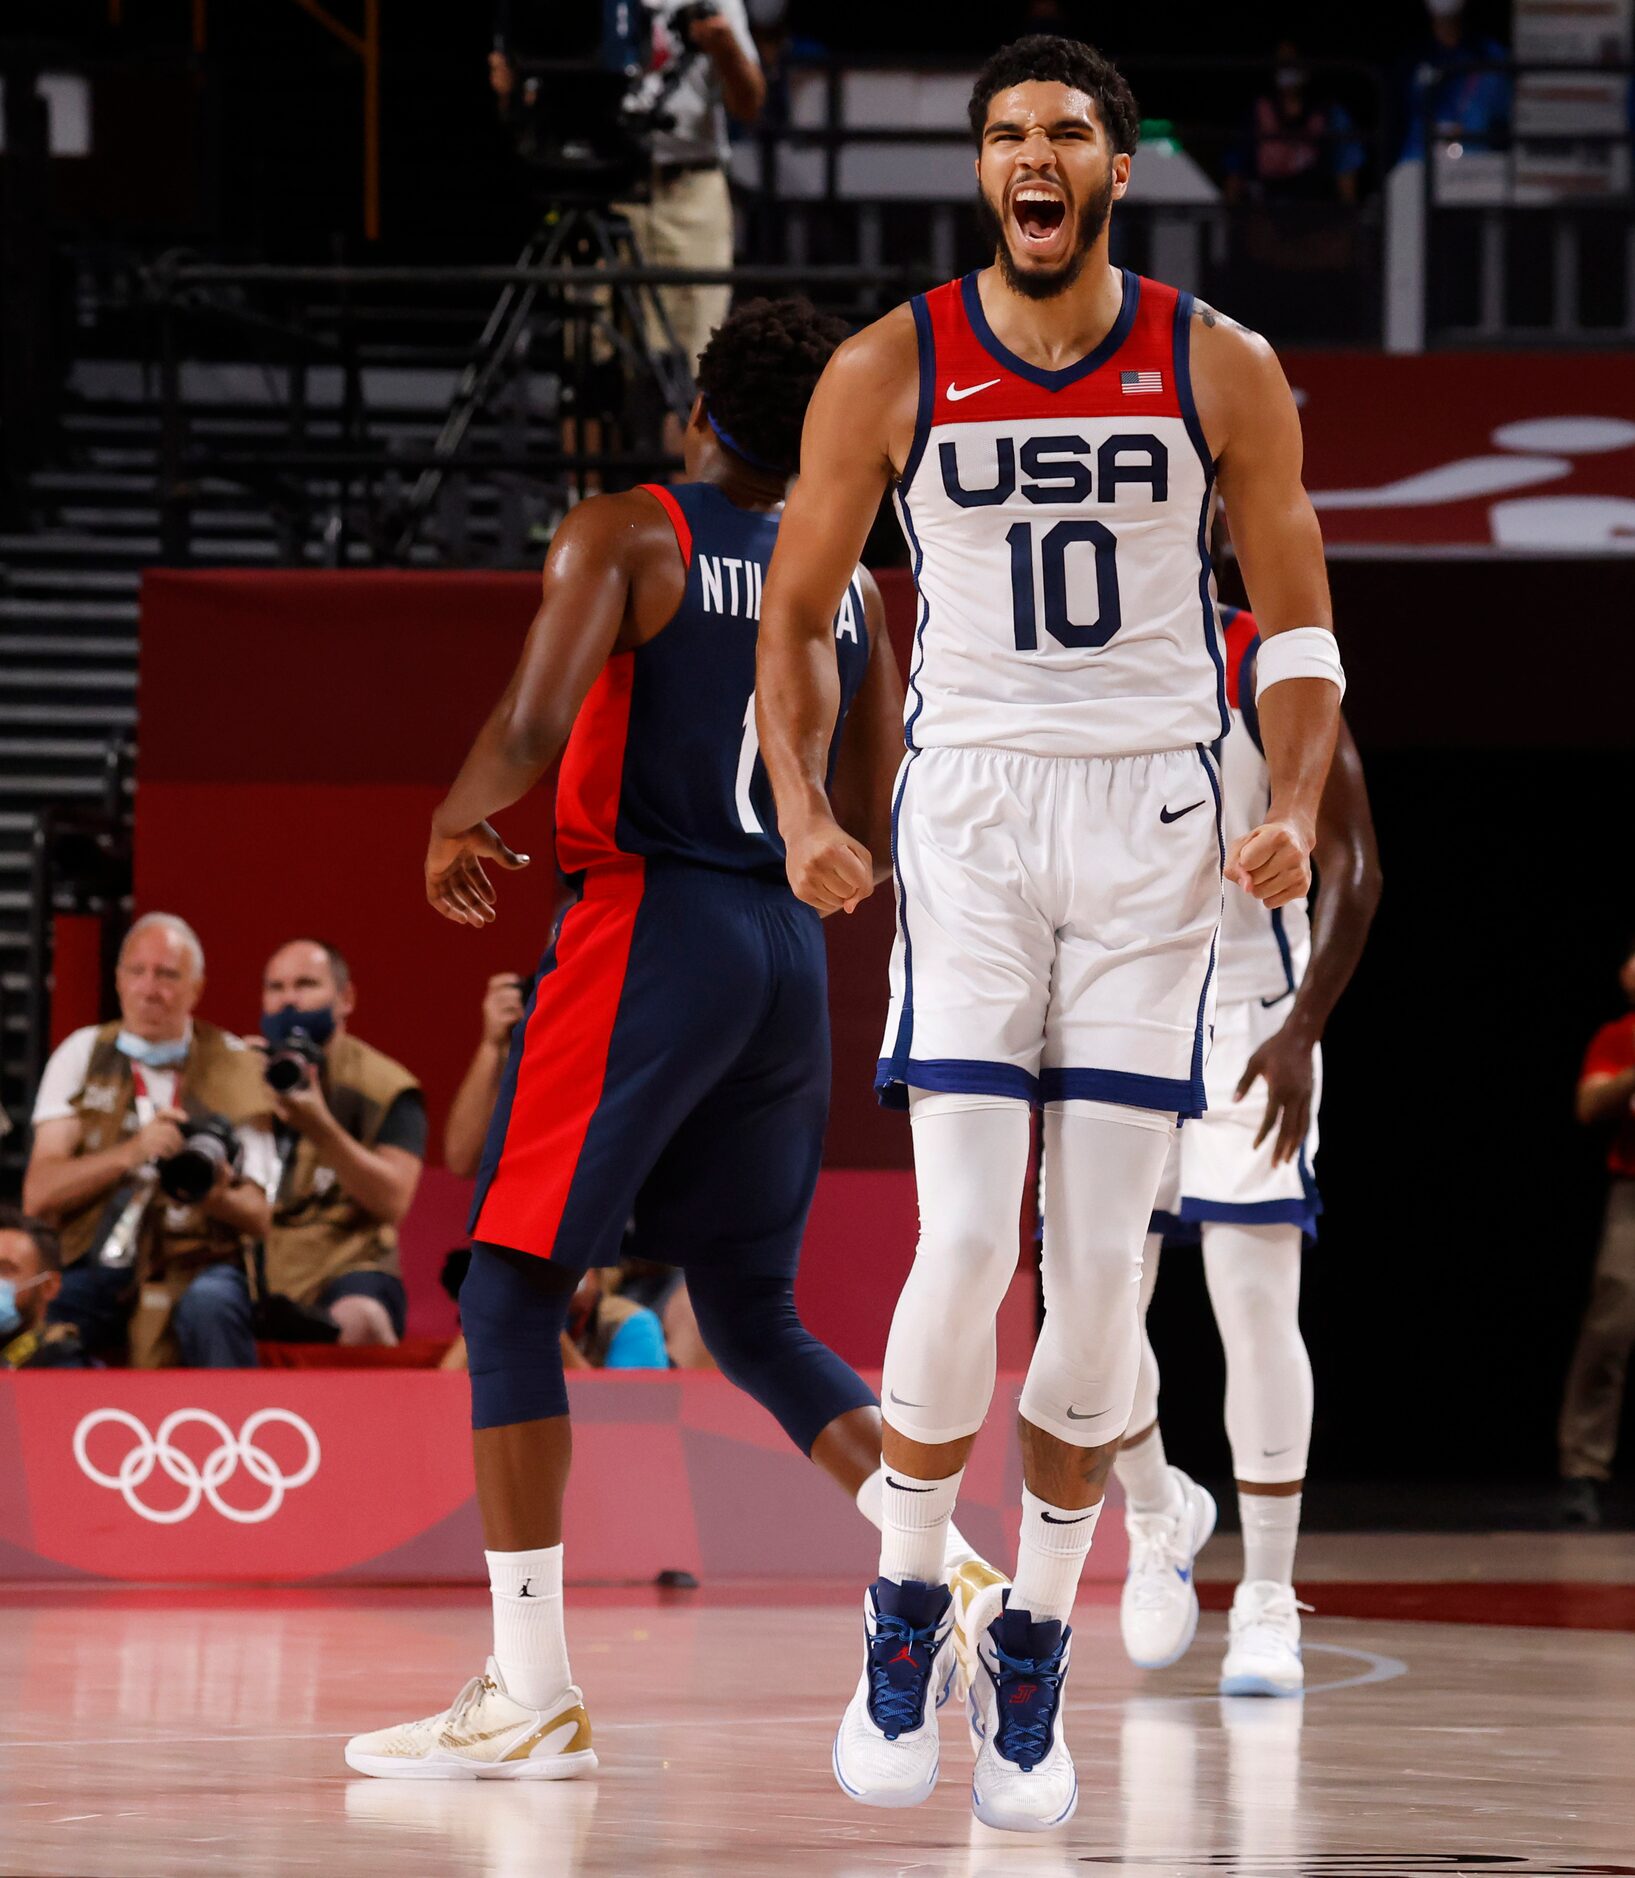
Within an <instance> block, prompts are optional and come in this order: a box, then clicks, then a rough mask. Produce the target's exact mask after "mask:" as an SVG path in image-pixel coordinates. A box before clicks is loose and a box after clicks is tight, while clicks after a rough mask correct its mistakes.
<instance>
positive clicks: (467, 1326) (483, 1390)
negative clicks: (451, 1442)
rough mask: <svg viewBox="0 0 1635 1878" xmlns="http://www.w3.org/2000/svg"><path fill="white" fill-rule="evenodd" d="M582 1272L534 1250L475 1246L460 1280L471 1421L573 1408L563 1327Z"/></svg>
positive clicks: (541, 1415)
mask: <svg viewBox="0 0 1635 1878" xmlns="http://www.w3.org/2000/svg"><path fill="white" fill-rule="evenodd" d="M582 1275H583V1274H582V1273H580V1272H576V1271H567V1270H563V1269H562V1268H561V1267H559V1266H553V1265H552V1264H551V1263H550V1262H549V1261H548V1260H546V1259H542V1258H536V1257H534V1255H533V1254H532V1253H529V1252H509V1251H506V1250H504V1249H503V1248H501V1247H497V1246H485V1245H479V1246H475V1247H473V1249H472V1253H471V1269H470V1271H468V1272H467V1273H466V1279H465V1283H464V1284H463V1285H461V1287H460V1326H461V1328H462V1329H463V1330H464V1331H465V1337H466V1355H467V1357H468V1359H469V1361H470V1365H471V1425H472V1427H473V1428H505V1427H509V1426H510V1425H511V1424H512V1423H513V1422H534V1421H542V1420H545V1419H546V1418H548V1417H550V1416H553V1415H566V1414H567V1412H568V1384H567V1379H566V1377H565V1376H564V1375H563V1371H562V1332H563V1330H564V1328H565V1327H566V1325H567V1322H568V1305H569V1303H570V1302H571V1301H572V1298H573V1294H574V1292H575V1290H576V1289H577V1288H578V1284H579V1280H580V1278H581V1276H582Z"/></svg>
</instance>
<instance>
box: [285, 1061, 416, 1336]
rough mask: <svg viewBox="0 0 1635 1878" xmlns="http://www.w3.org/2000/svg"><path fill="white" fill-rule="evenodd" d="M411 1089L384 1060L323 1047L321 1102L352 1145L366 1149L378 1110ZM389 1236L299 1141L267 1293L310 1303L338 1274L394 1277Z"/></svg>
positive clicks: (393, 1241) (401, 1072)
mask: <svg viewBox="0 0 1635 1878" xmlns="http://www.w3.org/2000/svg"><path fill="white" fill-rule="evenodd" d="M419 1087H420V1085H419V1083H418V1082H416V1081H415V1079H414V1077H413V1076H411V1075H410V1074H409V1072H408V1071H407V1070H406V1069H405V1068H404V1067H403V1065H402V1064H401V1063H394V1062H393V1061H392V1059H391V1058H390V1057H389V1056H384V1055H382V1053H381V1052H380V1051H379V1050H375V1049H372V1048H371V1047H370V1046H369V1045H368V1044H367V1043H362V1042H360V1041H359V1040H358V1039H357V1038H356V1037H354V1036H352V1035H350V1034H346V1035H342V1036H340V1037H337V1038H336V1039H335V1041H334V1042H333V1043H332V1044H331V1045H330V1046H329V1049H328V1051H327V1052H326V1056H325V1062H324V1096H325V1099H326V1100H327V1101H328V1103H329V1110H330V1113H331V1114H332V1115H333V1116H334V1117H335V1119H336V1121H337V1122H339V1123H340V1125H341V1127H342V1128H343V1129H344V1130H345V1131H346V1133H347V1134H349V1135H350V1136H351V1137H352V1139H353V1140H354V1141H358V1142H361V1143H362V1144H363V1146H364V1147H366V1148H373V1147H374V1146H375V1144H376V1142H377V1141H378V1140H379V1138H380V1128H381V1123H382V1122H384V1121H385V1119H386V1111H387V1110H388V1109H389V1108H390V1107H391V1106H392V1104H393V1103H394V1102H395V1101H396V1100H397V1098H398V1097H399V1096H400V1095H404V1094H406V1093H407V1092H408V1091H409V1090H411V1089H418V1088H419ZM397 1269H398V1261H397V1229H396V1228H395V1227H393V1226H388V1225H386V1224H384V1223H383V1222H382V1221H380V1220H378V1219H376V1218H374V1216H373V1215H372V1214H369V1213H366V1212H365V1211H364V1210H363V1208H362V1207H361V1206H359V1205H358V1204H357V1202H356V1201H355V1200H353V1199H352V1198H351V1197H350V1196H349V1195H348V1194H347V1192H346V1189H345V1188H344V1187H343V1186H342V1185H341V1183H340V1181H339V1180H338V1179H337V1178H336V1176H335V1173H334V1170H333V1169H331V1168H328V1167H325V1166H324V1165H323V1163H322V1162H320V1161H319V1159H318V1154H317V1150H316V1149H315V1148H314V1147H313V1145H312V1143H311V1142H310V1141H308V1140H307V1138H306V1137H305V1136H304V1135H302V1136H299V1137H298V1138H297V1141H296V1145H295V1150H294V1152H293V1153H292V1154H290V1155H289V1156H288V1157H287V1158H286V1160H285V1163H284V1177H283V1179H282V1180H281V1181H280V1183H279V1188H278V1198H277V1201H276V1202H275V1203H274V1206H273V1225H272V1232H271V1233H270V1234H269V1235H268V1238H267V1287H268V1289H269V1290H271V1291H278V1292H282V1293H283V1294H284V1296H285V1297H288V1298H294V1299H295V1301H296V1303H298V1304H311V1303H313V1302H314V1301H315V1300H316V1299H317V1296H318V1294H319V1292H320V1291H322V1290H323V1288H324V1286H325V1285H326V1284H328V1283H329V1281H330V1279H332V1278H338V1277H339V1276H340V1275H341V1273H342V1272H355V1271H381V1272H392V1273H394V1274H395V1273H396V1272H397Z"/></svg>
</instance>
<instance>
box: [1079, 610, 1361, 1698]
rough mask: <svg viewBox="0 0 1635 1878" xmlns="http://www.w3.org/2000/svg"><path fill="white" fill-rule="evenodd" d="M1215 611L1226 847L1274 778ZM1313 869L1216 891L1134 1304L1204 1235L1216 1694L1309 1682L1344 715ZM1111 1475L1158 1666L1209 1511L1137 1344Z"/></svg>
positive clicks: (1338, 979) (1293, 1687)
mask: <svg viewBox="0 0 1635 1878" xmlns="http://www.w3.org/2000/svg"><path fill="white" fill-rule="evenodd" d="M1220 617H1221V623H1222V625H1223V626H1224V627H1225V642H1226V689H1227V706H1228V709H1229V710H1230V712H1231V716H1232V730H1231V734H1230V735H1229V736H1228V737H1227V739H1226V741H1225V743H1224V744H1223V745H1222V746H1221V772H1222V773H1221V785H1222V794H1223V797H1224V807H1225V817H1226V832H1227V839H1228V841H1231V840H1232V839H1234V838H1235V837H1236V836H1237V835H1239V834H1242V833H1244V832H1245V831H1247V830H1248V829H1250V828H1253V827H1254V826H1255V825H1256V824H1257V823H1258V822H1259V821H1260V819H1261V817H1262V816H1263V815H1264V814H1265V813H1266V804H1267V799H1268V795H1269V790H1270V780H1269V777H1268V775H1267V765H1266V757H1265V754H1264V751H1263V749H1262V744H1261V729H1260V719H1259V713H1258V712H1257V710H1256V708H1255V663H1256V658H1257V655H1258V653H1259V650H1260V637H1259V634H1258V633H1257V632H1256V630H1255V618H1254V615H1253V614H1252V613H1246V612H1239V611H1237V610H1236V609H1235V608H1232V607H1224V606H1223V607H1222V608H1221V609H1220ZM1312 858H1313V861H1314V862H1315V864H1316V869H1317V874H1318V877H1319V880H1320V883H1321V890H1320V892H1319V894H1318V897H1317V900H1316V910H1315V914H1314V915H1313V916H1312V917H1310V918H1308V915H1307V908H1306V904H1305V902H1303V901H1300V900H1292V901H1290V902H1289V903H1288V904H1287V905H1286V906H1282V907H1279V908H1278V909H1277V910H1276V911H1274V912H1268V911H1267V910H1266V908H1265V907H1264V906H1263V905H1262V904H1261V903H1260V902H1259V901H1258V900H1255V899H1253V898H1252V897H1251V896H1250V895H1248V894H1246V893H1239V892H1235V891H1230V890H1229V891H1228V893H1227V895H1226V902H1225V907H1224V910H1223V911H1224V917H1223V918H1222V921H1221V935H1220V958H1219V968H1218V971H1217V975H1216V976H1217V986H1218V988H1217V994H1216V1004H1215V1038H1214V1046H1213V1048H1212V1049H1211V1051H1210V1054H1209V1061H1208V1065H1207V1067H1206V1070H1205V1076H1204V1081H1205V1087H1206V1091H1207V1094H1208V1100H1209V1106H1208V1109H1207V1110H1206V1112H1205V1113H1204V1114H1203V1115H1201V1116H1199V1117H1198V1118H1197V1119H1196V1120H1194V1121H1190V1122H1188V1123H1187V1125H1186V1126H1185V1127H1184V1128H1181V1129H1178V1130H1177V1132H1176V1134H1175V1137H1174V1140H1173V1143H1172V1146H1171V1148H1170V1156H1169V1164H1168V1166H1167V1167H1166V1169H1165V1171H1164V1179H1163V1181H1162V1183H1161V1185H1160V1187H1159V1194H1158V1210H1157V1212H1155V1214H1154V1215H1153V1222H1152V1223H1153V1231H1152V1232H1151V1233H1150V1234H1149V1236H1148V1239H1147V1253H1146V1266H1145V1271H1144V1274H1143V1278H1142V1291H1141V1296H1142V1305H1143V1309H1145V1307H1146V1305H1147V1303H1148V1302H1149V1301H1150V1300H1151V1297H1152V1290H1153V1286H1154V1285H1155V1284H1156V1283H1157V1279H1158V1255H1159V1251H1160V1248H1161V1246H1162V1244H1163V1240H1164V1237H1165V1236H1166V1235H1167V1236H1170V1237H1172V1238H1179V1239H1185V1240H1191V1241H1199V1240H1201V1242H1202V1245H1203V1263H1204V1277H1205V1280H1206V1282H1207V1284H1208V1286H1209V1298H1210V1303H1211V1305H1212V1306H1213V1308H1214V1312H1215V1321H1216V1324H1217V1325H1218V1326H1219V1328H1220V1333H1221V1343H1222V1345H1223V1347H1224V1349H1225V1352H1226V1430H1227V1435H1228V1437H1229V1439H1230V1441H1231V1445H1232V1471H1233V1474H1234V1475H1235V1476H1236V1479H1237V1488H1238V1511H1239V1515H1240V1519H1241V1524H1242V1528H1243V1555H1244V1570H1243V1580H1242V1582H1241V1583H1240V1584H1239V1586H1238V1590H1237V1595H1236V1597H1235V1598H1234V1600H1233V1604H1232V1616H1231V1621H1230V1626H1229V1629H1230V1642H1229V1645H1228V1648H1227V1653H1226V1661H1225V1664H1224V1665H1223V1667H1222V1670H1221V1693H1222V1694H1223V1695H1298V1694H1299V1693H1300V1691H1301V1689H1302V1688H1303V1687H1304V1682H1305V1672H1304V1669H1303V1667H1302V1664H1301V1660H1300V1614H1299V1608H1298V1606H1297V1604H1296V1601H1295V1595H1294V1551H1295V1542H1296V1540H1297V1538H1298V1536H1299V1531H1300V1493H1301V1488H1302V1486H1303V1484H1304V1481H1305V1473H1306V1454H1307V1450H1308V1448H1309V1447H1310V1444H1311V1413H1312V1387H1311V1362H1310V1359H1309V1358H1308V1356H1307V1354H1306V1346H1305V1342H1304V1340H1303V1339H1302V1337H1301V1335H1300V1256H1301V1249H1302V1241H1303V1238H1304V1237H1305V1236H1306V1235H1308V1234H1309V1235H1315V1233H1316V1231H1317V1215H1318V1213H1319V1212H1320V1211H1321V1207H1322V1202H1321V1200H1320V1199H1319V1198H1318V1194H1317V1187H1316V1182H1315V1180H1314V1177H1313V1164H1314V1162H1315V1160H1316V1157H1317V1108H1318V1101H1319V1097H1320V1091H1321V1087H1322V1061H1321V1053H1320V1047H1319V1046H1320V1042H1321V1039H1322V1035H1323V1027H1324V1025H1325V1024H1326V1023H1327V1022H1328V1018H1329V1014H1330V1013H1331V1012H1332V1011H1333V1009H1334V1006H1335V1005H1336V1003H1337V1002H1338V1001H1339V998H1340V994H1341V993H1342V992H1343V991H1344V990H1345V988H1346V986H1347V985H1348V984H1349V983H1350V981H1351V975H1352V973H1353V972H1354V971H1355V970H1356V968H1357V961H1358V960H1359V959H1360V958H1361V957H1362V949H1363V945H1364V942H1365V941H1366V939H1367V937H1368V928H1369V923H1370V922H1371V921H1372V919H1373V917H1374V909H1375V907H1376V906H1377V905H1378V903H1379V895H1380V869H1379V855H1378V852H1377V850H1376V847H1375V843H1374V823H1373V818H1372V816H1371V815H1370V814H1369V809H1368V790H1367V787H1366V786H1365V784H1364V781H1363V773H1362V763H1361V760H1360V759H1359V757H1358V755H1357V748H1356V745H1355V744H1354V743H1353V742H1352V741H1351V737H1350V734H1349V732H1348V731H1347V730H1346V728H1345V726H1344V725H1343V724H1342V725H1341V727H1340V734H1339V741H1338V743H1337V745H1336V747H1335V752H1334V762H1333V765H1332V767H1331V768H1330V770H1329V773H1328V782H1327V785H1326V786H1325V788H1324V790H1323V799H1322V803H1321V805H1320V807H1319V809H1318V814H1317V844H1316V847H1315V848H1314V850H1313V854H1312ZM1257 1085H1264V1086H1263V1087H1261V1088H1259V1089H1258V1090H1257ZM1047 1207H1048V1198H1047ZM1116 1471H1117V1474H1118V1478H1119V1484H1120V1485H1121V1486H1122V1487H1123V1489H1124V1502H1125V1514H1124V1517H1125V1524H1126V1526H1127V1528H1128V1531H1129V1538H1130V1570H1129V1576H1128V1578H1127V1579H1126V1580H1125V1585H1124V1597H1123V1601H1122V1605H1121V1609H1120V1623H1121V1628H1122V1630H1123V1634H1124V1647H1125V1649H1126V1650H1127V1651H1128V1652H1129V1656H1130V1660H1131V1661H1132V1662H1134V1663H1136V1664H1137V1665H1139V1666H1140V1667H1141V1668H1143V1669H1161V1668H1163V1667H1164V1666H1165V1665H1166V1664H1169V1663H1173V1662H1175V1661H1177V1660H1178V1659H1179V1658H1180V1657H1181V1656H1182V1655H1183V1654H1184V1653H1185V1652H1186V1649H1187V1647H1188V1645H1189V1644H1190V1643H1191V1642H1192V1638H1193V1635H1194V1633H1195V1631H1196V1630H1197V1627H1198V1594H1197V1591H1196V1589H1195V1588H1194V1585H1193V1570H1192V1568H1193V1561H1194V1559H1195V1558H1196V1557H1197V1554H1198V1551H1199V1549H1200V1547H1201V1546H1202V1545H1203V1544H1204V1542H1205V1541H1206V1540H1207V1539H1208V1537H1209V1535H1210V1533H1211V1532H1213V1530H1214V1527H1215V1502H1214V1500H1213V1498H1212V1497H1211V1496H1210V1494H1209V1493H1208V1492H1207V1491H1206V1490H1205V1489H1204V1488H1203V1487H1200V1486H1199V1485H1198V1484H1197V1483H1196V1482H1195V1481H1193V1480H1191V1479H1190V1478H1189V1477H1188V1476H1187V1475H1186V1474H1184V1473H1182V1471H1181V1470H1180V1468H1178V1467H1172V1466H1170V1465H1169V1463H1168V1461H1167V1459H1166V1456H1165V1453H1164V1439H1163V1436H1162V1434H1161V1433H1160V1432H1159V1427H1158V1364H1157V1361H1156V1359H1155V1357H1154V1355H1153V1350H1152V1344H1151V1342H1150V1340H1149V1339H1148V1338H1147V1337H1146V1336H1145V1335H1143V1338H1142V1346H1141V1369H1140V1374H1139V1376H1138V1379H1137V1382H1136V1392H1135V1407H1134V1409H1133V1410H1132V1412H1131V1416H1130V1433H1129V1434H1128V1435H1127V1436H1126V1437H1125V1441H1124V1445H1123V1448H1122V1449H1121V1451H1120V1453H1119V1457H1118V1462H1117V1465H1116Z"/></svg>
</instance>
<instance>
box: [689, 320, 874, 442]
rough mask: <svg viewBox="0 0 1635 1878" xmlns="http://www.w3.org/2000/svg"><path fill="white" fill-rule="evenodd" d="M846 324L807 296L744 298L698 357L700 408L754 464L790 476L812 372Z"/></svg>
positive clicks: (821, 363) (843, 332) (819, 369)
mask: <svg viewBox="0 0 1635 1878" xmlns="http://www.w3.org/2000/svg"><path fill="white" fill-rule="evenodd" d="M847 331H848V328H847V326H846V323H845V321H844V320H838V319H834V318H832V317H831V316H830V315H829V314H827V313H820V312H819V311H818V310H817V308H816V307H815V306H813V304H812V303H811V301H810V300H804V299H788V300H746V301H745V302H744V304H743V305H742V306H740V307H736V308H734V310H733V311H732V312H731V313H729V314H728V315H727V317H726V319H725V320H723V321H722V323H721V324H720V325H719V326H717V327H716V329H715V331H714V332H713V333H712V334H711V335H710V343H709V344H708V345H707V346H706V347H705V348H704V353H703V356H702V358H700V359H699V361H698V389H699V391H700V393H701V394H702V396H703V399H704V408H705V409H706V410H707V411H708V412H709V414H710V416H711V417H712V418H713V419H714V420H715V426H716V431H717V434H718V435H719V434H720V433H722V432H725V438H724V441H726V442H727V444H728V447H729V448H730V447H732V446H734V445H736V446H737V447H738V450H739V454H740V455H742V456H743V457H744V458H745V460H746V461H747V462H749V463H752V464H753V465H754V466H755V467H756V468H757V469H766V470H770V471H772V472H773V473H774V474H776V475H779V476H793V475H794V473H795V471H796V470H797V469H798V468H799V467H800V433H801V425H802V424H803V423H804V422H805V421H806V407H807V405H808V404H809V403H810V402H811V398H812V391H813V389H814V387H815V386H816V384H817V381H818V378H819V375H820V374H821V373H822V371H823V368H824V366H825V365H827V364H828V363H829V355H830V354H831V353H832V352H833V351H834V349H835V347H836V346H838V345H839V344H840V342H841V340H842V339H844V338H845V337H846V334H847Z"/></svg>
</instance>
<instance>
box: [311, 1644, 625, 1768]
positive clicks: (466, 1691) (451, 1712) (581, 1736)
mask: <svg viewBox="0 0 1635 1878" xmlns="http://www.w3.org/2000/svg"><path fill="white" fill-rule="evenodd" d="M346 1764H347V1766H348V1767H350V1768H352V1769H353V1770H354V1771H355V1772H357V1773H360V1774H374V1775H377V1776H378V1777H379V1778H381V1779H383V1780H572V1779H573V1778H574V1777H575V1776H576V1775H579V1774H593V1773H595V1771H596V1755H595V1752H594V1750H593V1749H592V1747H591V1744H590V1717H589V1716H588V1715H587V1714H586V1713H585V1698H584V1697H583V1696H582V1695H581V1694H580V1692H579V1691H578V1689H576V1688H575V1687H573V1685H572V1684H571V1683H570V1684H569V1686H568V1687H567V1688H566V1689H564V1690H563V1692H562V1693H561V1695H559V1696H558V1697H557V1698H556V1700H555V1701H554V1702H551V1703H549V1704H548V1705H547V1706H546V1707H544V1708H529V1707H528V1706H527V1705H526V1704H524V1703H522V1702H518V1701H517V1700H516V1699H515V1698H514V1697H513V1696H511V1695H508V1694H507V1693H506V1688H505V1680H504V1678H503V1677H502V1676H501V1675H500V1670H499V1665H498V1664H497V1663H496V1662H495V1661H494V1659H493V1657H490V1658H489V1659H488V1668H487V1670H486V1672H485V1673H484V1674H483V1675H481V1676H473V1677H472V1679H471V1680H470V1682H468V1683H467V1684H466V1686H465V1687H464V1688H463V1689H462V1690H461V1691H460V1693H459V1694H458V1695H457V1696H456V1697H455V1698H454V1701H453V1703H452V1704H451V1705H450V1706H449V1707H448V1708H446V1709H444V1710H443V1712H442V1713H441V1714H440V1715H428V1716H427V1717H426V1718H425V1720H424V1721H414V1722H400V1723H399V1724H398V1726H397V1727H395V1728H381V1729H378V1730H377V1731H376V1732H375V1733H374V1734H369V1735H354V1736H353V1737H352V1739H351V1740H350V1741H348V1742H347V1744H346Z"/></svg>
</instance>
